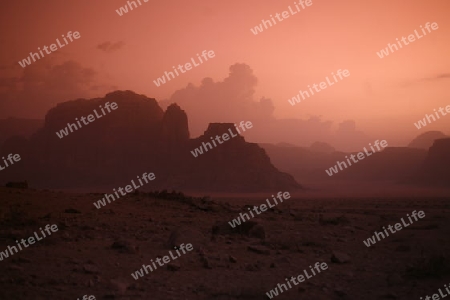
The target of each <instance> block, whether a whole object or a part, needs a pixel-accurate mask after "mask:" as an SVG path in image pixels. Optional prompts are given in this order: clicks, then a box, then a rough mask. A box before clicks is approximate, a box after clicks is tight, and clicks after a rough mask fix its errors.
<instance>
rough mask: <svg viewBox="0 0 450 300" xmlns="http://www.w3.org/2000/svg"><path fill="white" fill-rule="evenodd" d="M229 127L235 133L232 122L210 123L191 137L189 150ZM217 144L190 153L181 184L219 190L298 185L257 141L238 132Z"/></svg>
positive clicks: (294, 186)
mask: <svg viewBox="0 0 450 300" xmlns="http://www.w3.org/2000/svg"><path fill="white" fill-rule="evenodd" d="M247 130H251V129H247ZM230 131H231V132H233V134H237V132H236V129H235V127H234V124H232V123H212V124H210V125H209V127H208V129H207V130H206V131H205V133H204V134H203V135H202V136H200V137H198V138H197V139H194V140H192V141H191V147H192V150H194V149H195V148H197V147H201V146H202V145H203V143H205V144H206V143H209V144H211V145H213V143H212V140H211V138H215V137H216V136H217V135H218V136H222V135H223V134H224V133H230ZM230 135H231V134H230ZM218 144H219V143H218V142H216V145H217V146H216V147H214V146H211V147H212V149H209V150H208V151H206V152H205V149H204V148H203V151H204V153H203V154H201V155H199V156H198V157H193V156H191V162H190V165H189V169H188V172H189V174H190V176H189V178H187V181H186V183H185V187H192V188H193V189H198V190H214V191H223V192H256V191H275V190H287V191H291V190H295V189H299V188H301V185H299V184H298V183H297V182H296V181H295V179H294V178H293V177H292V176H291V175H289V174H287V173H283V172H280V171H279V170H278V169H276V168H275V167H274V166H273V165H272V163H271V162H270V158H269V156H268V155H267V154H266V151H265V150H264V149H262V148H261V147H260V146H259V145H258V144H255V143H248V142H246V141H245V139H244V137H242V136H241V135H239V134H237V136H234V137H230V139H229V140H228V141H223V143H222V144H221V145H218ZM205 147H207V148H208V146H205ZM236 170H239V171H236Z"/></svg>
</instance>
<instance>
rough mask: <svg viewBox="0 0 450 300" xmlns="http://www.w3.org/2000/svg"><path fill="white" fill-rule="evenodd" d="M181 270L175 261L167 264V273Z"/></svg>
mask: <svg viewBox="0 0 450 300" xmlns="http://www.w3.org/2000/svg"><path fill="white" fill-rule="evenodd" d="M180 268H181V265H180V263H179V262H177V261H171V262H170V263H168V264H167V270H169V271H174V272H175V271H178V270H179V269H180Z"/></svg>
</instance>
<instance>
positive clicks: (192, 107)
mask: <svg viewBox="0 0 450 300" xmlns="http://www.w3.org/2000/svg"><path fill="white" fill-rule="evenodd" d="M257 83H258V79H257V78H256V76H255V75H254V74H253V70H252V69H251V68H250V67H249V66H248V65H246V64H238V63H237V64H234V65H232V66H231V67H230V73H229V75H228V77H226V78H225V79H224V80H223V81H219V82H214V81H213V79H212V78H209V77H207V78H204V79H203V80H202V82H201V84H200V86H194V85H193V84H188V85H187V87H186V88H184V89H180V90H177V91H176V92H175V93H173V95H172V96H171V97H170V98H169V99H168V100H165V101H162V102H161V105H162V106H168V105H169V104H171V103H174V102H176V103H178V105H180V106H181V107H182V108H183V109H184V110H185V111H186V112H187V114H188V116H189V120H190V127H191V128H192V129H191V132H192V133H194V135H195V134H200V133H202V132H203V130H205V129H206V127H207V125H208V124H209V123H212V122H240V121H242V120H251V121H254V120H268V119H271V118H273V112H274V110H275V107H274V105H273V103H272V100H271V99H269V98H264V97H262V98H261V99H259V100H256V99H255V96H254V94H255V87H256V85H257ZM206 111H207V112H208V113H207V114H205V112H206Z"/></svg>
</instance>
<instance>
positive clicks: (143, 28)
mask: <svg viewBox="0 0 450 300" xmlns="http://www.w3.org/2000/svg"><path fill="white" fill-rule="evenodd" d="M141 2H142V3H143V4H142V6H140V7H138V8H136V9H134V10H133V11H131V12H129V13H128V14H125V15H123V16H121V17H120V16H119V15H118V14H117V13H116V11H115V10H116V9H118V8H119V7H120V6H123V5H125V4H126V1H123V0H109V1H99V2H97V1H96V3H93V1H86V0H79V1H73V0H72V1H57V0H48V1H45V2H44V3H42V2H40V3H35V2H34V1H33V2H32V1H10V2H8V3H7V4H6V5H3V6H2V10H1V12H0V19H1V20H2V21H1V22H2V24H1V25H2V26H1V28H0V32H1V34H0V42H1V44H2V48H1V50H0V69H1V70H2V71H1V74H2V75H1V76H2V77H1V78H0V79H1V80H2V81H0V83H2V82H3V83H5V82H6V83H8V82H10V81H5V78H10V77H11V76H12V77H14V76H15V77H18V76H21V74H22V72H23V69H22V68H21V67H20V66H19V64H18V63H17V62H18V61H19V60H22V59H23V58H25V57H26V56H28V54H29V52H30V51H36V50H37V47H42V46H43V45H49V44H51V43H53V42H54V40H55V39H56V38H58V37H60V36H61V34H66V33H67V32H68V31H79V32H80V34H81V38H80V39H79V40H76V41H75V42H73V43H70V44H69V45H67V46H66V47H65V48H63V49H61V50H59V51H58V52H55V53H52V54H49V55H47V56H46V58H44V59H42V60H39V61H37V62H35V63H33V64H36V65H37V64H42V65H44V64H45V62H44V61H45V60H47V62H49V61H58V62H62V61H65V60H73V61H76V62H78V63H80V64H81V65H82V66H83V67H86V68H90V69H93V70H95V71H96V72H97V73H96V74H97V75H96V80H98V82H99V85H107V86H115V87H116V88H117V89H130V90H133V91H135V92H137V93H142V94H145V95H147V96H149V97H154V98H156V99H157V100H163V99H167V98H169V97H170V96H171V95H172V93H173V92H175V91H176V90H178V89H180V88H184V87H185V86H186V85H187V84H188V83H189V82H192V83H194V84H195V85H198V84H200V82H201V80H202V79H203V78H204V77H211V78H213V79H214V81H222V80H223V79H224V78H225V77H227V76H228V73H229V67H230V65H233V64H234V63H237V62H239V63H246V64H248V65H249V66H250V67H251V68H252V69H253V71H254V74H255V76H256V77H257V78H258V86H257V88H256V98H257V99H259V98H260V97H262V96H264V97H267V98H271V99H272V101H273V103H274V105H275V116H276V117H277V118H307V117H308V116H309V115H320V116H322V119H324V120H331V121H334V122H338V123H339V122H342V121H344V120H347V119H352V120H355V121H356V124H357V127H358V129H359V130H363V131H364V132H366V133H368V134H371V135H374V136H375V135H376V136H378V137H380V135H382V136H381V138H384V139H388V138H389V137H391V136H392V137H393V138H394V137H395V139H397V140H402V139H405V140H408V139H409V138H410V137H413V136H415V135H417V134H418V133H420V132H418V130H417V129H416V128H415V127H414V126H413V124H412V122H417V120H418V119H419V118H423V117H424V114H425V113H431V112H432V111H433V109H434V108H438V107H439V106H446V105H449V104H450V97H449V96H450V89H449V88H448V87H449V86H450V85H449V81H450V71H449V70H450V56H449V53H450V39H449V37H450V24H449V21H448V20H449V18H448V16H449V15H450V2H449V1H447V0H432V1H417V0H413V1H405V0H391V1H375V0H367V1H361V0H343V1H331V0H322V1H315V0H313V5H312V6H310V7H308V8H307V9H306V10H304V11H302V12H300V13H298V14H296V15H294V16H291V17H289V18H288V19H286V20H284V21H282V22H279V23H278V24H277V25H275V26H274V27H272V28H270V29H268V30H265V31H264V32H262V33H260V34H258V35H256V36H255V35H253V34H252V33H251V32H250V28H253V27H254V26H256V25H258V24H259V23H260V22H261V19H263V18H264V19H268V17H269V15H270V14H275V13H277V12H279V13H281V12H282V11H284V10H287V7H288V6H289V5H291V6H293V3H294V1H291V0H282V1H273V0H246V1H242V0H239V1H238V0H230V1H217V2H216V1H204V0H203V1H201V0H191V1H181V0H176V1H175V0H166V1H154V0H150V1H149V2H148V3H144V2H143V0H141ZM426 22H437V23H438V24H439V29H438V30H436V31H432V32H431V33H430V34H428V35H427V36H425V37H423V38H422V39H420V40H416V41H415V42H413V43H411V44H410V45H408V46H404V47H403V49H400V50H399V51H396V52H395V53H393V54H391V55H389V56H388V57H385V58H383V59H380V58H379V57H378V56H377V55H376V52H377V51H380V50H381V49H382V48H385V47H386V45H387V43H393V42H394V41H395V38H400V37H401V36H407V35H409V34H411V33H413V31H414V30H415V29H419V28H420V25H424V24H425V23H426ZM104 42H111V43H118V42H122V43H121V44H122V45H123V46H122V47H118V48H119V49H117V50H116V51H112V52H110V53H107V52H105V51H101V50H99V49H98V48H97V46H98V45H100V44H102V43H104ZM202 50H214V51H215V53H216V56H215V58H213V59H211V60H210V61H208V62H206V63H204V64H202V65H201V66H199V67H196V68H194V69H193V70H191V71H189V72H188V73H186V74H183V75H181V76H179V77H177V78H175V79H174V80H172V81H170V82H169V83H167V84H165V85H163V86H161V87H156V86H155V85H154V84H153V80H154V79H156V78H157V77H160V76H162V74H163V72H164V71H170V70H171V69H172V68H171V67H172V66H173V65H175V64H184V63H186V62H188V61H189V59H190V58H191V57H194V56H195V54H196V53H198V52H201V51H202ZM337 69H348V70H349V71H350V74H351V75H350V77H349V78H346V79H345V80H343V81H342V82H339V83H337V84H336V85H334V86H332V87H329V88H327V89H326V90H324V91H322V92H320V93H319V94H317V95H315V96H314V97H311V98H309V99H307V100H305V101H304V102H302V103H299V104H297V105H295V106H291V105H290V104H289V103H288V101H287V100H288V99H289V98H291V97H293V96H295V95H296V94H297V93H298V90H299V89H306V86H307V85H309V84H313V83H319V82H320V81H323V80H324V78H325V76H328V75H330V73H331V72H335V71H336V70H337ZM1 88H3V90H4V89H5V87H4V86H3V87H2V86H0V91H2V89H1ZM111 90H112V88H106V91H107V92H108V91H111ZM101 94H104V92H103V91H102V92H101V93H100V94H98V95H95V96H100V95H101ZM80 96H81V95H80ZM29 101H30V103H29V105H24V107H23V110H24V111H25V110H27V108H28V107H33V105H32V101H33V99H30V100H29ZM0 105H1V104H0ZM0 109H2V110H4V111H3V116H6V115H8V114H7V113H6V110H7V108H1V107H0ZM14 115H20V113H14ZM449 125H450V116H449V117H447V119H445V118H444V119H442V120H440V121H438V122H435V123H434V124H432V125H430V126H429V127H427V129H428V128H429V129H438V130H443V131H445V132H446V133H448V134H450V132H449V131H448V130H446V128H449V127H448V126H449Z"/></svg>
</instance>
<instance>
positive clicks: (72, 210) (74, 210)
mask: <svg viewBox="0 0 450 300" xmlns="http://www.w3.org/2000/svg"><path fill="white" fill-rule="evenodd" d="M64 212H65V213H66V214H81V211H79V210H77V209H75V208H67V209H65V210H64Z"/></svg>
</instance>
